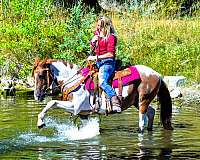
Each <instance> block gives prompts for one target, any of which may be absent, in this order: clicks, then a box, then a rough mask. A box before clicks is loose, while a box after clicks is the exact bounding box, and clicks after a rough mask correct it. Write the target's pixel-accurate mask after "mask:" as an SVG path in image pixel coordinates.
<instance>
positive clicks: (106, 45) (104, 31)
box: [87, 16, 121, 113]
mask: <svg viewBox="0 0 200 160" xmlns="http://www.w3.org/2000/svg"><path fill="white" fill-rule="evenodd" d="M90 44H91V47H92V49H93V50H94V52H95V54H96V55H95V56H89V57H88V58H87V60H88V61H96V64H97V67H98V68H99V85H100V87H101V88H102V89H103V91H104V92H105V93H106V94H107V95H108V97H109V99H110V101H111V104H112V109H113V112H117V113H120V112H121V105H120V101H119V99H118V97H117V94H116V92H115V90H114V89H113V88H112V87H111V85H110V84H109V80H110V78H111V76H112V74H113V73H114V71H115V52H116V44H117V37H116V35H115V30H114V27H113V24H112V21H111V19H109V18H108V17H104V16H103V17H100V18H99V19H98V20H97V26H96V31H95V32H94V37H93V38H92V40H91V42H90Z"/></svg>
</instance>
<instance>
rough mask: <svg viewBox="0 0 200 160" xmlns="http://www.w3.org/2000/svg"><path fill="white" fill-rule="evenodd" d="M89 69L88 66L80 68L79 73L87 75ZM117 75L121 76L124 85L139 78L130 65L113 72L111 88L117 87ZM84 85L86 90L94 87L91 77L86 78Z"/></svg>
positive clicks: (133, 67)
mask: <svg viewBox="0 0 200 160" xmlns="http://www.w3.org/2000/svg"><path fill="white" fill-rule="evenodd" d="M89 71H90V70H89V68H83V69H82V70H81V74H82V75H83V76H87V74H88V73H89ZM119 77H120V78H121V81H122V85H123V86H124V85H128V84H130V83H131V82H133V81H134V80H136V79H140V74H139V72H138V70H137V69H136V67H135V66H130V67H128V68H125V69H124V70H121V71H117V72H115V76H114V78H113V81H112V87H113V88H118V83H119V80H118V79H119ZM85 86H86V89H87V90H93V89H94V82H93V80H92V78H88V79H87V80H86V82H85Z"/></svg>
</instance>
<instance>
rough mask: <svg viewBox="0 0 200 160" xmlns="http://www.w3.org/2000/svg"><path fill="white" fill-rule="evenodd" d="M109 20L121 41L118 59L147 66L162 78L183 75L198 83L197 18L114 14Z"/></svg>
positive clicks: (199, 31)
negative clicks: (112, 22)
mask: <svg viewBox="0 0 200 160" xmlns="http://www.w3.org/2000/svg"><path fill="white" fill-rule="evenodd" d="M113 20H114V24H115V26H116V29H117V32H118V36H119V38H120V40H121V41H124V43H123V44H121V46H119V50H118V52H119V53H118V55H119V57H124V56H125V59H126V60H129V61H130V63H131V64H144V65H147V66H150V67H152V68H154V69H155V70H157V71H158V72H160V73H161V74H163V75H183V76H186V77H187V78H188V79H189V80H191V81H197V82H200V41H199V39H200V19H171V20H170V19H159V20H158V19H152V18H136V17H134V16H132V15H130V16H128V18H124V17H119V16H116V15H114V16H113ZM119 43H120V42H119Z"/></svg>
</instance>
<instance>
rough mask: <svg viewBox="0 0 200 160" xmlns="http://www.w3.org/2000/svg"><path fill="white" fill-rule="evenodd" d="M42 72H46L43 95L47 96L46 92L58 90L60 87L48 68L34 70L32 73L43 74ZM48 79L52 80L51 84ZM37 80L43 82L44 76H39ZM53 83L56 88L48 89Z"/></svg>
mask: <svg viewBox="0 0 200 160" xmlns="http://www.w3.org/2000/svg"><path fill="white" fill-rule="evenodd" d="M43 71H47V88H46V89H45V91H44V93H45V94H48V91H52V90H54V89H56V88H59V87H60V85H59V84H58V83H57V81H56V78H55V77H54V76H53V73H52V71H51V70H50V69H49V68H48V67H46V68H40V69H36V70H35V71H34V73H38V74H40V73H41V72H43ZM50 78H51V79H52V83H50ZM39 79H40V80H45V76H44V75H39ZM53 83H55V84H56V86H55V87H54V88H50V86H51V85H52V84H53ZM52 86H53V85H52Z"/></svg>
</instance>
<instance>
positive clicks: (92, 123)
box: [19, 117, 100, 143]
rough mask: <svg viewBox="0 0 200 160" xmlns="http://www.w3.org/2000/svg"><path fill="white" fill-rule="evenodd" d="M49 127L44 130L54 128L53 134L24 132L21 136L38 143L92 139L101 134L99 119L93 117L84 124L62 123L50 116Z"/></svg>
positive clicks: (47, 122) (48, 119)
mask: <svg viewBox="0 0 200 160" xmlns="http://www.w3.org/2000/svg"><path fill="white" fill-rule="evenodd" d="M45 121H46V125H47V128H44V130H48V129H52V128H53V130H54V133H53V136H50V135H41V134H42V132H41V133H40V135H39V134H38V133H32V132H27V133H22V134H20V136H19V138H21V139H23V140H25V141H26V143H37V142H52V141H57V142H58V141H60V142H68V141H69V140H83V139H90V138H93V137H95V136H97V135H99V134H100V132H99V121H98V119H97V118H91V119H89V120H88V121H85V123H83V125H82V126H80V127H78V126H77V125H75V124H73V123H70V122H66V123H63V122H62V123H60V122H58V121H57V120H55V119H52V118H50V117H48V118H46V120H45Z"/></svg>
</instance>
